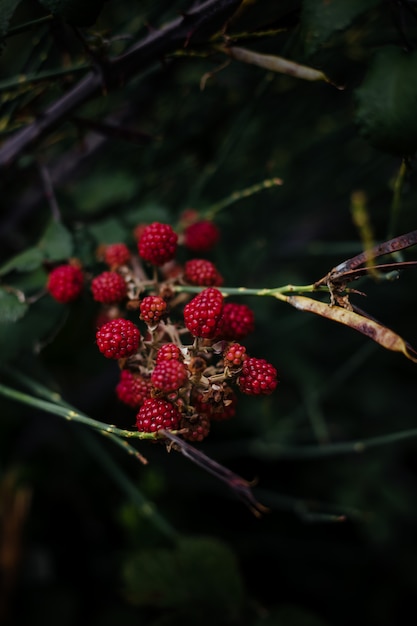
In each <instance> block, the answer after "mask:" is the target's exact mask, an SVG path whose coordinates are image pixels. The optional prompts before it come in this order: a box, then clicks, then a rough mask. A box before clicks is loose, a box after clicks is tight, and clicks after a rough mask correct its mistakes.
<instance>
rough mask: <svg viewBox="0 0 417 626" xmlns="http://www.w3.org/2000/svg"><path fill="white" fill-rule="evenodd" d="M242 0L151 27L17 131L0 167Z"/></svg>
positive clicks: (205, 30)
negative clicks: (158, 27)
mask: <svg viewBox="0 0 417 626" xmlns="http://www.w3.org/2000/svg"><path fill="white" fill-rule="evenodd" d="M240 4H241V0H208V1H207V2H204V3H203V4H201V5H199V6H198V7H196V8H193V9H190V11H188V12H187V13H186V14H185V15H183V16H181V17H179V18H177V19H175V20H173V21H172V22H170V23H169V24H167V25H166V26H165V27H163V28H161V29H159V30H154V31H152V32H151V33H149V34H148V35H147V36H146V37H145V38H144V39H142V40H141V41H140V42H139V43H137V44H136V45H135V46H133V47H132V48H131V49H130V50H128V52H126V53H124V54H121V55H120V56H118V57H116V58H114V59H112V60H110V61H109V62H108V63H106V64H103V65H102V66H101V71H97V70H92V71H90V72H89V73H88V74H87V75H86V76H85V77H84V78H83V79H81V80H80V82H78V83H77V84H76V85H74V87H73V88H72V89H70V90H69V91H68V92H66V93H65V94H64V95H63V96H61V97H60V98H58V99H57V100H56V101H55V102H54V103H53V104H52V105H50V106H49V107H48V108H47V109H46V110H45V111H44V112H43V113H42V114H41V115H39V116H38V117H37V118H36V119H35V120H34V121H33V122H32V123H31V124H29V125H28V126H26V127H25V128H23V129H21V130H19V131H18V132H17V133H16V134H15V135H13V136H12V137H11V138H10V139H9V140H8V141H6V142H5V144H4V145H3V147H2V148H1V149H0V170H1V169H5V168H7V167H10V166H11V165H12V164H13V163H15V161H16V160H17V159H18V158H19V156H20V155H21V154H22V153H23V152H25V151H26V150H29V149H31V148H33V147H34V146H35V145H36V144H37V143H38V142H39V141H40V140H41V139H42V138H43V137H45V136H46V135H47V134H48V133H50V132H51V131H52V130H53V129H55V128H56V127H57V126H59V125H60V124H62V122H64V121H65V120H66V119H67V118H68V117H69V116H70V115H71V114H72V113H74V112H75V111H76V110H77V109H78V108H79V107H80V106H81V105H83V104H84V103H85V102H87V101H89V100H91V99H92V98H94V97H95V96H97V95H99V94H100V93H101V92H102V90H103V87H104V88H105V90H106V91H112V90H117V89H121V88H123V87H124V86H125V84H126V83H127V82H128V81H129V80H131V79H132V78H133V77H134V76H136V75H138V74H139V73H140V72H141V71H142V70H144V69H146V68H148V67H150V66H151V65H152V64H154V63H157V62H159V61H160V60H161V59H163V58H164V56H165V55H167V54H169V53H172V52H174V51H175V50H177V49H179V48H184V47H187V46H188V45H190V43H191V42H192V43H195V42H199V43H200V42H201V41H204V40H205V39H207V38H210V37H211V36H212V35H213V34H214V33H215V32H217V31H218V30H219V29H220V28H221V27H222V25H223V24H224V23H225V22H226V21H227V19H228V18H230V16H231V15H232V14H233V13H234V12H235V11H236V9H237V8H238V7H239V5H240Z"/></svg>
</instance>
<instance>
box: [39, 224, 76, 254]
mask: <svg viewBox="0 0 417 626" xmlns="http://www.w3.org/2000/svg"><path fill="white" fill-rule="evenodd" d="M38 248H39V249H40V250H41V251H42V252H43V255H44V258H45V259H48V260H49V261H61V260H65V259H69V258H70V257H71V256H72V254H73V244H72V237H71V234H70V232H69V230H68V229H67V228H65V226H64V225H63V224H61V223H60V222H56V221H55V220H52V221H51V222H50V224H49V226H48V227H47V229H46V231H45V233H44V235H43V237H42V239H41V240H40V241H39V243H38Z"/></svg>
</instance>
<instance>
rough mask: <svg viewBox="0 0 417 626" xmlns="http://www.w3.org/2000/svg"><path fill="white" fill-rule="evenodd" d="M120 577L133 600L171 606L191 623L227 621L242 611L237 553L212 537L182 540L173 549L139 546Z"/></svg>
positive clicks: (241, 590) (151, 604)
mask: <svg viewBox="0 0 417 626" xmlns="http://www.w3.org/2000/svg"><path fill="white" fill-rule="evenodd" d="M124 580H125V585H126V594H127V596H128V599H129V600H130V601H131V602H132V603H133V604H137V605H141V606H153V607H156V608H169V609H171V610H174V611H176V612H177V615H178V616H183V617H185V618H186V619H190V618H192V620H194V623H198V624H213V623H216V622H218V621H219V620H220V621H221V623H225V622H227V621H228V620H231V621H232V620H236V619H237V618H238V617H239V615H240V613H241V611H242V605H243V598H244V591H243V585H242V580H241V577H240V574H239V570H238V566H237V563H236V560H235V556H234V554H233V553H232V552H231V550H230V549H229V548H228V546H227V545H225V544H223V543H222V542H220V541H218V540H215V539H212V538H201V537H200V538H192V539H189V538H185V539H181V540H180V541H179V543H178V545H177V547H176V548H175V549H173V550H168V549H159V550H157V549H152V550H143V551H141V552H139V553H137V554H136V555H134V556H132V557H131V558H129V559H128V560H127V562H126V564H125V567H124Z"/></svg>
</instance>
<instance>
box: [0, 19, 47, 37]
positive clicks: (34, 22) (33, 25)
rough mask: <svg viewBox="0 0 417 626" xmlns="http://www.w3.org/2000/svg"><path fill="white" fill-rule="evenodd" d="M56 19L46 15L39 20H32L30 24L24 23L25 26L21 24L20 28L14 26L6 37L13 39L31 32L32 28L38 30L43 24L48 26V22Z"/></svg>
mask: <svg viewBox="0 0 417 626" xmlns="http://www.w3.org/2000/svg"><path fill="white" fill-rule="evenodd" d="M53 19H54V16H53V15H45V17H40V18H38V19H37V20H31V21H30V22H24V23H23V24H19V26H14V27H13V28H10V30H9V31H8V33H7V34H6V37H12V36H13V35H19V34H20V33H23V32H25V31H26V30H29V29H30V28H37V27H38V26H41V25H42V24H46V23H47V22H51V21H52V20H53Z"/></svg>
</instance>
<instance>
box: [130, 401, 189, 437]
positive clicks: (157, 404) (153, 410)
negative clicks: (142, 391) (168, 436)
mask: <svg viewBox="0 0 417 626" xmlns="http://www.w3.org/2000/svg"><path fill="white" fill-rule="evenodd" d="M180 420H181V414H180V412H179V411H178V409H177V407H176V406H174V405H173V404H172V403H171V402H168V401H167V400H161V399H159V398H147V399H146V400H145V402H144V403H143V404H142V406H141V407H140V409H139V412H138V414H137V415H136V426H137V428H138V431H139V432H145V433H154V432H156V431H157V430H160V429H161V428H166V429H167V430H176V429H177V428H178V426H179V424H180Z"/></svg>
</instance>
